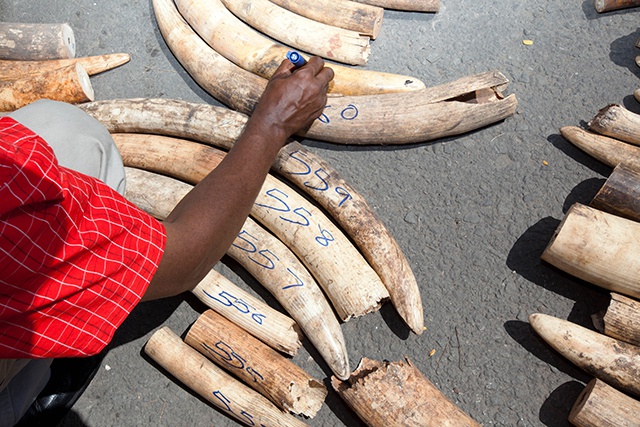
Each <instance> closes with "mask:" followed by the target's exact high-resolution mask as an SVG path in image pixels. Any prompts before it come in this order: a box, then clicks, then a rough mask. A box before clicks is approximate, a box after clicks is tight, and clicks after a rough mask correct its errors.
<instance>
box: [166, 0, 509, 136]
mask: <svg viewBox="0 0 640 427" xmlns="http://www.w3.org/2000/svg"><path fill="white" fill-rule="evenodd" d="M153 4H154V10H155V11H156V17H157V20H158V25H159V26H160V29H161V31H162V33H163V35H164V37H165V41H166V42H167V45H168V46H169V48H170V49H171V51H172V52H173V54H174V55H175V56H176V57H177V58H178V60H179V61H180V63H181V64H182V65H183V66H184V67H185V68H186V69H187V71H188V72H189V74H190V75H191V76H192V77H193V78H194V80H196V81H197V82H198V83H199V84H200V85H201V86H202V87H203V88H205V90H207V91H208V92H209V93H210V94H211V95H212V96H214V97H215V98H216V99H218V100H219V101H221V102H223V103H224V104H226V105H228V106H230V107H231V108H234V109H236V110H238V111H241V112H243V113H250V112H251V111H252V108H253V106H254V105H255V104H256V103H257V101H258V99H259V98H260V95H261V94H262V91H263V90H264V87H265V85H266V81H265V80H264V79H258V81H256V78H257V76H255V75H254V74H252V73H247V71H245V70H243V69H242V68H240V67H237V66H235V65H234V64H233V63H232V62H230V61H222V60H221V56H220V55H218V54H216V53H215V51H213V50H212V49H210V48H209V51H210V52H206V48H205V47H204V46H203V44H204V45H206V44H205V43H204V42H203V41H202V39H200V37H198V35H197V34H195V33H194V32H193V30H191V28H190V27H189V26H188V25H187V23H186V22H185V21H184V20H183V19H182V17H181V16H180V14H179V13H178V12H177V11H176V10H175V7H174V5H173V2H171V1H170V0H153ZM227 13H229V12H228V11H227ZM284 55H285V53H284V52H281V53H279V54H278V55H277V58H274V60H273V61H274V64H276V63H277V64H279V63H280V62H281V58H284ZM245 59H246V58H245ZM276 59H277V60H276ZM247 74H249V75H250V76H248V75H247ZM487 77H489V78H487ZM367 80H370V79H367ZM489 80H493V81H497V82H499V83H495V84H493V85H491V83H489V84H490V85H491V86H486V83H487V81H489ZM212 82H215V84H214V83H212ZM237 82H242V84H240V85H237V84H236V83H237ZM460 82H463V83H465V84H459V83H460ZM479 83H482V84H479ZM506 83H507V80H506V79H505V78H504V76H502V75H501V74H500V73H497V72H496V73H484V74H479V75H476V76H469V77H466V78H463V79H459V80H457V81H454V82H452V83H448V84H443V85H439V86H435V87H433V88H428V89H424V91H423V90H418V91H413V92H412V93H415V97H408V98H404V97H403V98H393V97H390V98H384V99H382V100H379V99H377V96H380V95H365V96H342V97H330V103H329V105H331V106H330V107H328V109H325V113H324V115H323V116H321V117H320V119H318V120H316V121H315V122H314V123H313V124H312V126H311V129H310V130H309V131H308V132H307V133H306V134H305V135H306V136H308V137H309V138H315V139H320V140H326V141H331V142H335V143H339V144H384V145H388V144H404V143H410V142H423V141H428V140H430V139H436V138H440V137H443V136H451V135H457V134H460V133H464V132H468V131H471V130H474V129H477V128H479V127H483V126H487V125H489V124H492V123H494V122H496V121H499V120H503V119H504V118H506V117H508V116H510V115H512V114H513V113H514V112H515V109H516V106H517V101H516V98H515V95H509V96H508V97H506V98H504V99H501V95H500V94H499V93H497V91H499V90H502V87H504V86H505V85H506ZM218 86H219V87H218ZM472 88H475V89H472ZM240 89H241V90H243V91H244V97H238V96H235V95H236V92H237V91H239V90H240ZM230 95H234V96H230ZM487 95H488V96H487ZM455 99H459V101H455ZM448 100H449V101H450V102H448ZM462 100H466V102H462ZM491 100H493V101H494V102H490V101H491ZM439 101H444V102H439ZM487 101H489V102H487ZM381 102H382V105H380V103H381ZM403 105H407V106H411V108H408V109H406V111H405V110H401V111H398V108H401V107H399V106H403ZM414 105H421V107H420V108H415V107H414ZM378 108H380V110H378ZM363 111H366V112H367V113H366V114H365V115H362V112H363ZM383 111H384V112H385V114H384V115H383V114H382V113H383ZM359 115H360V118H359V119H357V118H358V116H359ZM363 117H367V119H366V120H363ZM356 119H357V120H356ZM370 129H375V131H371V130H370Z"/></svg>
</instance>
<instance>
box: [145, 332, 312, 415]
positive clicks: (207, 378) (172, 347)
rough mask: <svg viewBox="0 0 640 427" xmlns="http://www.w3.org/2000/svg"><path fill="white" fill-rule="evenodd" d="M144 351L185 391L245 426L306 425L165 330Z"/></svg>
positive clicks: (155, 334)
mask: <svg viewBox="0 0 640 427" xmlns="http://www.w3.org/2000/svg"><path fill="white" fill-rule="evenodd" d="M144 351H145V353H146V354H147V355H149V357H151V358H152V359H153V360H154V361H155V362H156V363H158V364H159V365H160V366H161V367H162V368H164V369H165V370H166V371H167V372H169V373H170V374H171V375H173V376H174V377H175V378H176V379H178V380H179V381H180V382H182V383H183V384H184V385H185V386H187V387H188V388H189V389H191V390H193V391H194V392H195V393H197V394H198V395H200V396H201V397H202V398H203V399H205V400H207V401H208V402H209V403H211V404H213V405H214V406H216V407H217V408H218V409H219V410H221V411H222V412H223V413H225V414H226V415H227V416H230V417H232V418H235V419H236V420H238V421H239V422H241V423H243V424H245V425H249V426H254V425H261V424H262V425H265V426H266V425H269V426H271V425H273V426H282V427H285V426H291V427H301V426H305V425H306V424H305V423H304V422H302V421H300V420H298V419H297V418H295V417H294V416H292V415H289V414H286V413H284V412H282V411H281V410H280V409H279V408H277V407H276V406H275V405H274V404H273V403H271V402H270V401H269V400H268V399H267V398H266V397H264V396H262V395H261V394H260V393H258V392H256V391H254V390H252V389H250V388H249V387H247V386H246V385H244V384H242V383H241V382H240V381H238V380H237V379H235V378H233V377H232V376H230V375H229V374H227V373H226V372H224V371H223V370H222V369H221V368H218V367H217V366H216V365H214V364H213V363H212V362H210V361H209V360H207V358H206V357H204V356H203V355H201V354H200V353H198V351H197V350H195V349H193V348H191V347H190V346H188V345H187V344H185V343H184V342H183V341H182V340H181V339H180V337H178V336H177V335H176V334H175V333H173V332H172V331H171V329H169V328H168V327H167V326H164V327H162V328H160V329H158V330H157V331H156V332H154V334H153V335H152V336H151V338H150V339H149V341H148V342H147V344H146V345H145V347H144Z"/></svg>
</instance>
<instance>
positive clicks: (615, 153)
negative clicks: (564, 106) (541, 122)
mask: <svg viewBox="0 0 640 427" xmlns="http://www.w3.org/2000/svg"><path fill="white" fill-rule="evenodd" d="M560 134H561V135H562V136H563V137H564V138H566V139H567V140H568V141H569V142H571V143H572V144H573V145H575V146H576V147H578V148H579V149H581V150H582V151H584V152H585V153H587V154H589V155H590V156H592V157H594V158H595V159H596V160H599V161H601V162H602V163H604V164H606V165H608V166H611V167H612V168H615V167H616V166H617V165H618V164H619V163H625V164H627V165H629V166H631V167H633V168H636V169H640V147H636V146H634V145H630V144H627V143H624V142H622V141H619V140H617V139H614V138H609V137H607V136H603V135H599V134H595V133H592V132H587V131H585V130H583V129H580V128H578V127H575V126H565V127H563V128H561V129H560Z"/></svg>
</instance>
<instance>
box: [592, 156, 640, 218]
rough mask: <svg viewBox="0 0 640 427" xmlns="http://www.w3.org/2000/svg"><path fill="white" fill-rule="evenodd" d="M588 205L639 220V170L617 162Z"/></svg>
mask: <svg viewBox="0 0 640 427" xmlns="http://www.w3.org/2000/svg"><path fill="white" fill-rule="evenodd" d="M589 205H590V206H591V207H592V208H594V209H598V210H601V211H605V212H609V213H611V214H614V215H617V216H621V217H624V218H628V219H632V220H634V221H638V222H640V170H637V169H634V168H632V167H629V166H627V165H625V164H624V163H620V164H618V166H616V167H615V168H614V169H613V172H611V175H609V178H607V181H606V182H605V183H604V185H603V186H602V188H601V189H600V191H598V193H597V194H596V195H595V197H594V198H593V200H591V203H590V204H589Z"/></svg>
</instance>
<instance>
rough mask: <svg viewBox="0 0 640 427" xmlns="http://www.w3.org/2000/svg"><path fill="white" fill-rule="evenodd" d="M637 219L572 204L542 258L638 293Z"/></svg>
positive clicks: (597, 281)
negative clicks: (635, 220) (632, 219)
mask: <svg viewBox="0 0 640 427" xmlns="http://www.w3.org/2000/svg"><path fill="white" fill-rule="evenodd" d="M638 236H640V223H637V222H634V221H630V220H628V219H624V218H620V217H617V216H615V215H611V214H608V213H606V212H601V211H599V210H597V209H593V208H590V207H588V206H585V205H582V204H580V203H576V204H574V205H573V206H572V207H571V208H570V209H569V211H568V212H567V214H566V215H565V217H564V219H563V220H562V222H561V223H560V226H559V227H558V229H557V230H556V233H555V235H554V236H553V238H552V239H551V242H550V243H549V245H548V246H547V248H546V249H545V250H544V252H543V253H542V256H541V258H542V259H543V260H544V261H546V262H548V263H550V264H552V265H554V266H556V267H557V268H559V269H561V270H563V271H565V272H567V273H569V274H571V275H573V276H576V277H578V278H580V279H582V280H586V281H587V282H590V283H593V284H594V285H597V286H600V287H602V288H604V289H608V290H610V291H613V292H619V293H621V294H625V295H628V296H631V297H634V298H638V297H640V282H639V280H640V279H639V278H640V257H638V252H639V251H640V240H639V239H638Z"/></svg>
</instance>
